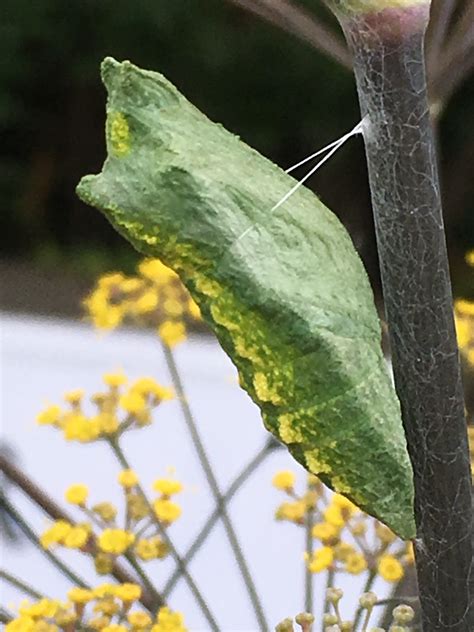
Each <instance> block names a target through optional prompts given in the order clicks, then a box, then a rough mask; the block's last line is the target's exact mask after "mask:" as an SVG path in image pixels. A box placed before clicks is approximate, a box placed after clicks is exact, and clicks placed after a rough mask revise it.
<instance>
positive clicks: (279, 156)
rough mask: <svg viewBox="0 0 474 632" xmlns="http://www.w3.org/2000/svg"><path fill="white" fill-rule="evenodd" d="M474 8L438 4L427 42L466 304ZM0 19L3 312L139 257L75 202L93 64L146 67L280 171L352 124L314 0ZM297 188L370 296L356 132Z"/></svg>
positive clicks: (73, 289) (371, 259)
mask: <svg viewBox="0 0 474 632" xmlns="http://www.w3.org/2000/svg"><path fill="white" fill-rule="evenodd" d="M445 4H446V5H449V6H450V7H451V9H450V14H448V15H446V6H445ZM473 4H474V3H472V2H471V1H470V0H458V1H457V2H448V3H443V4H442V3H441V2H435V3H434V7H433V12H434V14H435V15H434V21H433V26H432V31H433V32H432V33H430V38H429V42H433V43H432V45H430V51H431V52H430V55H429V60H430V77H431V97H432V104H433V114H434V119H435V123H436V130H437V135H438V141H439V156H440V169H441V179H442V184H443V196H444V208H445V218H446V230H447V238H448V244H449V253H450V259H451V266H452V277H453V284H454V288H455V293H456V295H457V296H460V295H462V296H466V297H469V295H471V296H472V293H473V292H474V284H473V283H472V275H470V276H471V279H469V275H468V274H467V266H466V264H465V261H464V253H465V252H466V251H467V250H469V249H471V248H473V247H474V178H472V165H473V161H474V81H473V77H472V73H471V74H470V71H471V70H472V65H473V64H474V62H473V61H472V60H473V59H474V48H473V46H474V42H473V39H474V36H473V30H474V27H473V24H474V16H473V8H472V7H473ZM249 8H250V9H251V11H248V10H246V9H249ZM0 11H1V16H2V17H1V25H0V86H1V90H0V134H1V137H2V147H1V163H0V203H1V206H2V212H1V231H0V239H1V246H2V256H1V266H2V268H3V270H2V272H4V273H5V274H2V276H4V277H6V287H4V290H3V299H2V303H3V306H4V307H5V308H11V309H15V308H16V309H22V310H30V309H31V310H34V311H38V310H40V311H41V312H53V313H58V312H60V313H67V314H70V313H71V312H74V311H76V312H77V305H78V299H79V297H80V295H81V292H84V290H85V288H86V287H88V286H89V284H90V282H91V280H92V279H93V278H94V277H95V276H96V275H97V274H98V273H100V272H104V271H105V270H109V269H111V268H114V269H115V268H119V269H124V270H130V269H131V268H132V267H133V265H134V262H135V260H136V255H135V253H134V252H133V251H132V249H131V248H130V247H129V245H128V244H127V243H125V242H124V241H123V239H122V238H121V237H119V235H118V234H117V233H116V232H115V231H114V230H113V229H112V228H111V226H109V224H108V223H107V221H106V220H105V219H104V218H103V217H102V216H101V215H100V214H99V213H97V211H96V210H94V209H92V208H90V207H88V206H85V205H84V204H83V203H81V202H80V201H79V200H78V199H77V197H76V196H75V193H74V189H75V186H76V184H77V182H78V181H79V179H80V177H81V176H82V175H84V174H86V173H95V172H98V171H99V170H100V168H101V165H102V163H103V160H104V158H105V144H104V120H105V91H104V89H103V87H102V85H101V82H100V77H99V64H100V62H101V60H102V59H103V58H104V57H105V56H106V55H112V56H114V57H116V58H117V59H119V60H122V59H130V60H131V61H133V62H134V63H135V64H137V65H139V66H142V67H144V68H149V69H154V70H159V71H160V72H161V73H163V74H164V75H166V76H167V77H168V78H169V79H170V80H171V81H172V82H173V83H175V84H176V85H177V86H178V88H179V89H180V90H181V91H182V92H183V93H184V94H185V95H186V96H187V97H188V99H189V100H190V101H192V102H193V103H194V104H195V105H196V106H197V107H198V108H200V109H201V110H202V111H203V112H205V113H206V114H207V115H208V116H209V117H210V118H211V119H213V120H216V121H219V122H221V123H222V124H223V125H224V126H225V127H227V128H228V129H230V130H231V131H233V132H234V133H236V134H238V135H240V136H241V137H242V139H243V140H244V141H246V142H247V143H248V144H250V145H252V146H253V147H255V148H257V149H258V150H259V151H260V152H261V153H263V154H264V155H266V156H268V157H269V158H271V159H272V160H273V161H275V162H277V163H278V164H279V165H281V166H284V167H286V166H289V165H291V164H294V163H295V162H297V161H298V160H299V159H301V158H302V157H304V156H306V155H308V154H310V153H312V152H313V151H315V150H316V149H318V148H320V147H322V146H323V145H325V144H326V143H328V142H330V141H332V140H334V139H336V138H338V137H339V136H341V135H342V134H343V133H345V132H346V131H348V130H349V129H352V127H353V126H354V125H355V123H357V121H358V120H359V111H358V104H357V98H356V92H355V86H354V81H353V78H352V74H351V71H350V59H349V56H348V54H347V51H345V47H344V43H343V41H342V37H341V35H340V33H339V29H338V26H337V24H335V20H334V19H333V18H332V16H331V15H330V13H329V11H327V10H326V9H325V8H324V6H323V3H322V2H319V0H318V1H316V0H304V1H299V2H297V3H294V2H288V1H287V0H256V1H253V0H200V1H199V2H197V1H196V0H194V1H193V0H173V2H170V1H166V0H156V1H154V2H151V1H150V0H135V1H134V2H133V4H132V3H130V1H127V0H113V2H112V1H111V0H101V1H100V2H97V1H96V0H81V1H80V2H68V3H67V4H66V3H65V2H64V0H41V2H29V1H27V0H4V1H3V2H2V8H1V9H0ZM309 186H310V187H312V188H313V189H314V190H315V191H316V192H317V193H318V195H319V196H320V197H321V199H322V200H323V201H324V203H325V204H327V205H328V206H329V208H330V209H332V210H333V211H334V212H335V213H336V214H337V215H338V216H339V217H340V218H341V220H342V222H343V223H344V224H345V226H346V227H347V228H348V230H349V232H350V233H351V235H352V237H353V240H354V243H355V245H356V248H357V249H358V250H359V252H360V254H361V256H362V258H363V260H364V262H365V264H366V267H367V269H368V272H369V275H370V277H371V279H372V282H373V285H374V288H375V291H376V293H377V295H379V278H378V266H377V257H376V249H375V244H374V231H373V223H372V217H371V209H370V203H369V193H368V186H367V176H366V167H365V160H364V155H363V148H362V143H361V141H360V139H358V140H353V141H351V142H350V143H348V145H347V146H346V147H344V148H343V149H341V150H340V151H339V152H338V154H336V155H335V156H334V157H333V158H332V159H331V160H330V161H329V162H328V163H327V164H326V165H325V166H324V168H322V169H321V171H320V172H319V173H318V174H317V175H316V176H315V177H314V178H312V179H311V180H310V182H309Z"/></svg>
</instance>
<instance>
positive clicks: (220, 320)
mask: <svg viewBox="0 0 474 632" xmlns="http://www.w3.org/2000/svg"><path fill="white" fill-rule="evenodd" d="M210 311H211V316H212V318H213V320H214V321H215V322H216V323H217V324H218V325H221V326H222V327H224V328H225V329H227V330H228V331H232V330H235V329H238V328H239V326H238V325H236V323H235V321H234V320H232V312H230V311H229V310H226V308H225V306H222V305H220V304H219V303H212V304H211V307H210ZM229 313H230V314H231V315H230V317H229Z"/></svg>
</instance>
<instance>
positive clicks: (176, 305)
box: [163, 298, 184, 318]
mask: <svg viewBox="0 0 474 632" xmlns="http://www.w3.org/2000/svg"><path fill="white" fill-rule="evenodd" d="M163 311H164V313H165V314H166V316H169V317H170V318H177V317H178V316H182V315H183V312H184V308H183V305H182V302H181V301H179V300H177V299H176V298H167V299H166V300H165V301H163Z"/></svg>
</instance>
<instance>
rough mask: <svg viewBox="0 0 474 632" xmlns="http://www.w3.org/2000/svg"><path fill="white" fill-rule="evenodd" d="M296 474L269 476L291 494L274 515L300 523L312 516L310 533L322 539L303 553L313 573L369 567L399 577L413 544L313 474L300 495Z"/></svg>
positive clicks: (391, 577)
mask: <svg viewBox="0 0 474 632" xmlns="http://www.w3.org/2000/svg"><path fill="white" fill-rule="evenodd" d="M295 479H296V477H295V475H294V473H293V472H289V471H282V472H278V473H277V474H276V475H275V476H274V477H273V481H272V482H273V485H274V487H276V488H277V489H278V490H280V491H283V492H284V493H285V494H286V495H287V496H288V497H289V500H287V501H285V502H283V503H282V504H280V505H279V507H278V508H277V510H276V513H275V517H276V519H277V520H286V521H289V522H293V523H294V524H296V525H300V526H302V525H305V524H307V523H308V520H310V524H312V525H313V526H312V529H311V533H312V536H313V538H314V539H315V540H318V541H319V542H320V544H321V546H320V547H319V548H316V549H315V550H314V551H311V552H310V553H307V554H306V563H307V566H308V569H309V570H310V571H311V572H312V573H320V572H322V571H325V570H328V569H330V570H332V571H335V572H345V573H349V574H351V575H358V574H360V573H362V572H363V571H371V572H374V573H378V574H379V575H380V576H381V577H382V578H383V579H385V580H386V581H388V582H397V581H399V580H400V579H401V578H402V577H403V575H404V572H405V568H406V567H407V566H408V565H411V564H413V561H414V560H413V548H412V545H411V543H403V542H401V541H400V540H398V539H397V538H396V536H395V534H394V533H392V531H390V529H389V528H388V527H386V526H385V525H383V524H382V523H380V522H378V521H377V520H375V519H373V518H369V516H367V515H366V514H364V513H363V512H361V511H360V509H359V508H358V507H356V505H354V503H352V502H351V501H350V500H349V499H348V498H346V497H345V496H342V495H341V494H333V493H329V492H328V490H326V489H325V488H324V486H323V485H322V483H321V482H320V481H319V480H318V479H317V477H315V476H313V475H310V476H309V477H308V485H307V489H306V491H305V493H304V494H300V495H299V494H298V493H297V492H296V491H295ZM370 529H371V530H372V532H373V536H374V537H371V538H369V537H368V531H369V530H370ZM369 542H375V544H369Z"/></svg>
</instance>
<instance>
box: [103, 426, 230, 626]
mask: <svg viewBox="0 0 474 632" xmlns="http://www.w3.org/2000/svg"><path fill="white" fill-rule="evenodd" d="M108 443H109V445H110V447H111V448H112V451H113V453H114V454H115V456H116V458H117V460H118V462H119V463H120V465H121V466H122V467H123V468H124V469H125V470H130V469H132V468H131V466H130V463H129V462H128V460H127V457H126V456H125V454H124V452H123V450H122V448H121V447H120V445H119V443H118V440H114V439H112V438H110V439H109V440H108ZM136 488H137V490H138V492H139V493H140V495H141V497H142V498H143V501H144V502H145V503H146V505H147V508H148V511H149V512H150V516H151V518H152V519H153V523H154V524H155V526H156V527H157V529H158V531H159V533H160V536H161V538H162V539H163V541H164V542H165V544H166V546H167V548H168V550H169V552H170V554H171V556H172V557H173V559H174V561H175V562H176V564H177V566H178V568H179V569H180V570H181V573H182V575H183V577H184V578H185V579H186V582H187V584H188V586H189V589H190V591H191V592H192V594H193V595H194V598H195V599H196V601H197V603H198V604H199V606H200V608H201V610H202V613H203V615H204V616H205V617H206V619H207V622H208V624H209V626H210V627H211V629H212V630H214V631H215V632H218V631H219V627H218V625H217V623H216V620H215V619H214V616H213V615H212V613H211V611H210V610H209V606H208V605H207V603H206V601H205V599H204V597H203V596H202V594H201V592H200V590H199V589H198V587H197V585H196V582H195V581H194V579H193V578H192V577H191V575H190V574H189V571H188V569H187V568H186V565H185V563H184V561H183V559H182V558H181V556H180V555H179V553H178V551H177V550H176V547H175V546H174V544H173V542H172V541H171V538H170V537H169V535H168V533H167V531H166V529H165V527H164V526H163V524H162V523H161V522H160V521H159V520H158V518H157V517H156V514H155V512H154V509H153V507H152V505H151V503H150V501H149V499H148V497H147V495H146V494H145V492H144V490H143V488H142V486H141V485H140V484H139V483H137V485H136Z"/></svg>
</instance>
